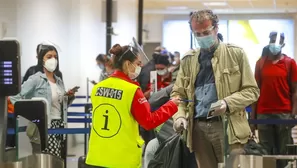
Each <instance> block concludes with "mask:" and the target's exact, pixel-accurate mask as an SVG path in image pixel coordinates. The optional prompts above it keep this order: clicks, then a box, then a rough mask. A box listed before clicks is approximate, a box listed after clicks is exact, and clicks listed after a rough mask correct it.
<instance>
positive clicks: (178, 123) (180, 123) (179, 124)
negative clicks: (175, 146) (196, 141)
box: [173, 117, 188, 132]
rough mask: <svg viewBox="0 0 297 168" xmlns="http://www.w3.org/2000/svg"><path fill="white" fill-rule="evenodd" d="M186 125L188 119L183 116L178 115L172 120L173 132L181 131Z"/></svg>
mask: <svg viewBox="0 0 297 168" xmlns="http://www.w3.org/2000/svg"><path fill="white" fill-rule="evenodd" d="M187 126H188V121H187V120H186V118H184V117H180V118H178V119H176V120H175V121H174V124H173V129H174V131H175V132H181V131H183V130H186V129H187Z"/></svg>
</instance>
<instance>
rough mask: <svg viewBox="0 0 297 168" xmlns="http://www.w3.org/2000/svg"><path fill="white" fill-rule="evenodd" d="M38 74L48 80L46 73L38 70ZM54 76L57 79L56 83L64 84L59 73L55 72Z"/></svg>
mask: <svg viewBox="0 0 297 168" xmlns="http://www.w3.org/2000/svg"><path fill="white" fill-rule="evenodd" d="M37 74H38V75H39V76H40V77H41V78H43V79H44V80H46V81H48V79H47V77H46V75H45V73H42V72H37ZM54 78H55V79H56V83H57V84H58V85H62V84H63V82H62V80H61V78H60V77H58V76H57V75H55V74H54Z"/></svg>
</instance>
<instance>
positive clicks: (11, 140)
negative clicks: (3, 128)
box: [6, 118, 16, 147]
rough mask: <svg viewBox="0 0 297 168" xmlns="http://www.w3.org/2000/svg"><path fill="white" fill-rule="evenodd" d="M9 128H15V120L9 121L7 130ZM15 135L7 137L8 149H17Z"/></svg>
mask: <svg viewBox="0 0 297 168" xmlns="http://www.w3.org/2000/svg"><path fill="white" fill-rule="evenodd" d="M8 128H13V129H14V128H15V120H14V119H13V118H8V119H7V129H8ZM15 144H16V142H15V134H13V135H8V134H7V136H6V146H7V147H15Z"/></svg>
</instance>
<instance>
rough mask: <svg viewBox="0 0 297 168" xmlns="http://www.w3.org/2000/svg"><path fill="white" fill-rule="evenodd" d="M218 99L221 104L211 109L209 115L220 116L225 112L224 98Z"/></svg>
mask: <svg viewBox="0 0 297 168" xmlns="http://www.w3.org/2000/svg"><path fill="white" fill-rule="evenodd" d="M219 101H220V103H221V105H220V106H217V107H215V108H214V109H212V112H211V114H210V115H211V116H220V115H222V114H224V113H225V112H226V110H227V104H226V102H225V100H219Z"/></svg>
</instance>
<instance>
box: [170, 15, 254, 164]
mask: <svg viewBox="0 0 297 168" xmlns="http://www.w3.org/2000/svg"><path fill="white" fill-rule="evenodd" d="M218 22H219V19H218V17H217V15H215V14H213V12H212V11H211V10H201V11H197V12H193V14H192V15H191V18H190V21H189V23H190V26H191V29H192V32H193V34H194V36H195V39H196V41H197V42H198V44H199V46H200V48H198V49H195V50H190V51H189V52H187V53H186V54H185V55H184V57H183V59H182V61H181V65H180V70H179V73H178V76H177V79H176V82H175V85H174V87H173V91H172V94H171V96H172V97H173V96H180V97H181V98H182V99H184V100H185V101H184V103H181V104H180V105H179V110H178V113H177V114H176V115H174V117H173V119H174V129H175V130H176V131H177V132H179V131H181V130H182V129H183V128H185V129H187V145H188V147H189V148H190V150H191V151H194V152H195V156H196V160H197V163H198V165H199V168H200V167H201V168H217V167H218V163H222V162H224V161H223V156H224V154H223V153H224V150H223V149H224V147H223V142H224V129H223V128H224V127H223V119H224V118H225V117H226V118H227V119H228V125H227V126H226V127H227V129H226V132H227V135H228V143H229V145H227V146H228V149H229V154H230V156H229V158H230V159H228V160H232V161H231V163H232V166H226V167H236V165H238V160H237V159H235V158H236V155H238V154H241V153H244V150H243V145H244V144H245V143H247V141H248V138H249V135H250V133H251V130H250V127H249V124H248V121H247V117H246V112H245V107H247V106H248V105H250V104H252V103H253V102H255V101H257V99H258V97H259V89H258V87H257V83H256V81H255V79H254V75H253V73H252V71H251V68H250V65H249V61H248V59H247V56H246V54H245V52H244V51H243V49H242V48H240V47H237V46H235V45H231V44H224V43H223V42H221V41H219V40H218V38H217V33H218ZM212 103H218V104H219V105H218V106H217V107H216V108H215V109H214V113H216V114H220V115H218V116H217V117H213V118H210V119H209V118H207V115H208V111H209V110H210V106H211V104H212ZM234 160H237V161H234Z"/></svg>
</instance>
